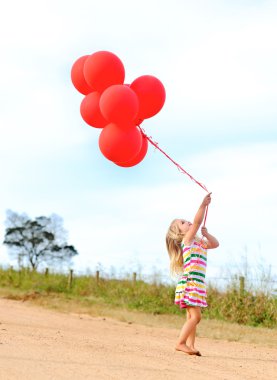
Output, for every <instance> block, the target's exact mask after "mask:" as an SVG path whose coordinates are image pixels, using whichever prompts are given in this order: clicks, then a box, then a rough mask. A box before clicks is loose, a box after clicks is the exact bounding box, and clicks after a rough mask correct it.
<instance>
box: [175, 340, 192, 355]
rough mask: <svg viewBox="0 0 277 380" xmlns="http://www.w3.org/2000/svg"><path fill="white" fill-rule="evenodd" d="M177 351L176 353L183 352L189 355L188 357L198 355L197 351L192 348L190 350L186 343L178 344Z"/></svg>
mask: <svg viewBox="0 0 277 380" xmlns="http://www.w3.org/2000/svg"><path fill="white" fill-rule="evenodd" d="M175 350H176V351H182V352H184V353H185V354H188V355H196V350H192V349H191V348H189V347H188V346H187V345H186V344H184V343H179V344H177V345H176V347H175Z"/></svg>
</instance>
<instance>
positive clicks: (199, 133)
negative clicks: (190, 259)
mask: <svg viewBox="0 0 277 380" xmlns="http://www.w3.org/2000/svg"><path fill="white" fill-rule="evenodd" d="M276 16H277V3H276V2H275V1H224V0H222V1H215V0H211V1H195V2H191V1H181V0H179V1H177V0H172V1H170V2H169V1H163V0H160V1H145V0H141V1H140V2H130V1H129V2H128V1H124V0H119V1H116V2H114V1H112V0H102V1H101V2H100V1H92V0H90V1H85V0H79V1H78V2H75V1H62V0H61V1H52V0H48V1H31V0H26V1H24V2H20V1H19V0H18V1H10V2H6V3H5V4H4V5H3V6H2V10H1V16H0V18H1V20H0V21H1V22H0V32H1V35H2V36H4V38H2V39H1V42H0V44H1V61H0V67H1V76H0V99H1V102H0V109H1V112H0V122H1V136H0V149H1V150H0V158H1V162H0V165H1V174H2V186H1V197H0V215H1V220H2V223H1V239H3V236H4V220H5V217H6V215H5V212H6V210H7V209H12V210H14V211H16V212H19V213H21V212H26V213H27V214H28V215H30V216H31V217H35V216H39V215H50V214H52V213H56V214H58V215H60V216H61V217H63V219H64V226H65V228H66V229H67V230H68V232H69V235H68V237H69V243H71V244H73V245H75V247H76V248H77V249H78V250H79V257H78V258H76V259H75V261H74V268H75V269H76V270H77V271H79V272H83V271H86V269H87V268H89V269H90V270H91V271H94V270H95V268H96V266H97V263H99V262H100V263H102V265H103V267H104V268H106V270H107V271H109V270H110V267H111V266H113V267H115V268H116V270H117V271H123V270H126V271H129V272H130V271H133V270H137V268H138V267H141V268H142V269H141V271H142V273H150V272H151V271H152V270H153V268H155V270H156V271H158V272H160V273H162V274H163V275H164V276H167V273H168V257H167V252H166V250H165V244H164V238H165V233H166V230H167V228H168V225H169V223H170V221H171V220H172V219H173V218H175V217H184V218H190V219H192V218H193V216H194V213H195V211H196V209H197V208H198V205H199V203H200V202H201V200H202V198H203V197H204V195H205V192H204V191H203V190H202V189H201V188H200V187H198V186H197V185H196V184H195V183H193V182H191V181H190V179H189V178H188V177H186V176H184V175H182V174H181V173H179V172H178V170H177V169H176V168H175V166H174V165H173V164H172V163H170V162H169V161H168V160H167V159H166V158H165V157H164V156H163V155H162V154H161V153H160V152H158V151H155V150H154V149H153V148H152V147H150V148H149V152H148V154H147V156H146V158H145V159H144V161H143V162H142V163H141V164H140V165H138V166H136V167H133V168H128V169H126V168H119V167H117V166H116V165H114V164H112V163H111V162H109V161H108V160H106V159H105V158H104V157H103V156H102V154H101V153H100V151H99V148H98V136H99V131H98V130H96V129H93V128H90V127H89V126H87V125H86V124H85V123H84V122H83V120H82V118H81V116H80V114H79V105H80V102H81V100H82V98H83V96H82V95H81V94H80V93H78V92H77V91H76V90H75V88H74V87H73V85H72V84H71V82H70V70H71V66H72V64H73V63H74V61H75V60H76V59H77V58H78V57H80V56H82V55H85V54H91V53H94V52H95V51H98V50H108V51H111V52H113V53H115V54H117V55H118V56H119V57H120V59H121V60H122V61H123V63H124V66H125V70H126V78H125V82H126V83H130V82H131V81H132V80H134V79H135V78H136V77H138V76H140V75H144V74H151V75H155V76H156V77H158V78H159V79H160V80H161V81H162V82H163V84H164V86H165V88H166V93H167V99H166V102H165V105H164V108H163V109H162V110H161V112H160V113H159V114H158V115H156V116H155V117H153V118H150V119H148V120H145V122H144V123H143V124H142V127H143V128H144V129H145V131H146V133H147V134H148V135H150V136H152V137H153V139H154V140H155V141H157V142H158V143H159V145H160V146H161V148H163V149H164V150H165V151H166V152H167V153H168V154H169V155H171V156H172V157H173V158H174V159H175V160H176V161H177V162H178V163H179V164H180V165H182V166H183V167H184V168H185V170H187V171H188V172H189V173H191V174H192V175H193V176H194V177H195V178H196V179H197V180H199V181H201V182H203V183H204V184H205V185H206V186H207V188H208V189H209V190H210V191H212V192H213V200H212V204H211V207H210V210H209V215H208V220H207V227H208V229H209V231H210V232H211V233H213V234H214V235H216V236H217V237H218V239H219V241H220V243H221V245H220V248H218V249H217V250H214V251H211V252H210V255H209V268H208V274H209V275H210V276H211V277H212V276H218V275H223V274H224V273H225V271H227V270H229V269H232V268H233V270H238V271H239V270H244V269H243V266H244V265H245V264H243V263H245V257H246V256H247V260H248V262H252V264H253V265H255V266H258V265H260V267H261V266H262V267H263V266H264V267H268V266H269V265H272V272H273V273H275V274H276V273H277V252H276V247H275V244H274V241H275V238H276V205H277V204H276V193H277V184H276V182H277V181H276V168H277V154H276V152H277V129H276V121H277V111H276V100H277V74H276V67H277V47H276V35H277V25H276ZM0 252H1V260H0V261H1V263H2V264H5V265H6V264H8V263H10V260H9V257H8V255H7V252H6V249H5V247H1V251H0Z"/></svg>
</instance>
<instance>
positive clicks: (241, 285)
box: [239, 276, 245, 296]
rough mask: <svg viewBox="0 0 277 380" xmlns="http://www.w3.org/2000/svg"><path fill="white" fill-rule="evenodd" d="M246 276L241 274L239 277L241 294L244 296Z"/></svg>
mask: <svg viewBox="0 0 277 380" xmlns="http://www.w3.org/2000/svg"><path fill="white" fill-rule="evenodd" d="M244 280H245V278H244V277H243V276H240V278H239V292H240V295H241V296H243V294H244V284H245V281H244Z"/></svg>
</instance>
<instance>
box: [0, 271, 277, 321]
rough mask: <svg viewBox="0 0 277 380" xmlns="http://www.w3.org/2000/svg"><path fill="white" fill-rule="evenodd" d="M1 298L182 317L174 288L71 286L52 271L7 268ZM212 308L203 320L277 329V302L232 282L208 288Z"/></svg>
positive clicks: (82, 281) (85, 280)
mask: <svg viewBox="0 0 277 380" xmlns="http://www.w3.org/2000/svg"><path fill="white" fill-rule="evenodd" d="M0 287H1V294H2V295H4V296H5V297H8V298H14V299H28V298H32V297H46V296H47V295H51V296H52V295H57V296H58V295H59V294H60V296H62V297H63V298H66V299H74V300H78V302H81V303H82V304H83V305H97V304H101V305H107V306H109V307H114V308H124V309H127V310H130V311H132V310H133V311H140V312H144V313H150V314H152V315H162V314H167V315H183V314H184V313H183V312H182V311H180V310H179V309H178V307H176V306H175V305H174V302H173V301H174V292H175V287H174V286H167V285H160V284H148V283H145V282H143V281H139V280H138V281H136V283H135V284H133V282H132V281H130V280H115V279H100V280H99V281H98V282H97V280H96V278H95V277H93V276H78V277H75V278H73V282H72V285H71V287H70V286H69V284H68V276H67V275H63V274H54V273H53V274H52V273H49V274H48V275H47V276H45V274H43V273H39V272H31V271H29V270H26V269H25V270H21V271H15V270H4V269H1V268H0ZM207 302H208V304H209V307H208V308H207V309H204V310H203V318H204V319H217V320H221V321H227V322H236V323H239V324H241V325H248V326H260V327H269V328H274V327H276V320H277V299H276V297H273V296H269V295H267V294H264V293H262V292H261V293H258V294H257V293H255V294H254V293H251V292H246V291H245V292H244V293H243V294H240V292H239V290H238V288H236V287H235V286H234V284H232V285H231V284H230V286H229V288H228V289H227V290H226V291H224V292H220V291H219V290H217V289H215V288H213V287H211V286H209V288H208V299H207Z"/></svg>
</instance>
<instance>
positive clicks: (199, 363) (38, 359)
mask: <svg viewBox="0 0 277 380" xmlns="http://www.w3.org/2000/svg"><path fill="white" fill-rule="evenodd" d="M177 335H178V330H174V329H164V328H151V327H145V326H141V325H137V324H129V323H124V322H118V321H116V320H112V319H109V318H102V317H97V318H95V317H90V316H87V315H76V314H65V313H59V312H55V311H52V310H46V309H44V308H40V307H37V306H33V305H31V304H29V303H24V302H22V301H11V300H5V299H0V379H1V380H14V379H20V380H29V379H32V380H44V379H52V380H56V379H57V380H59V379H67V380H69V379H72V380H73V379H74V380H78V379H97V380H98V379H99V380H102V379H120V380H121V379H122V380H125V379H139V380H141V379H142V380H150V379H151V380H152V379H153V380H154V379H159V380H160V379H172V380H173V379H174V380H175V379H190V380H202V379H205V380H212V379H213V380H217V379H218V380H229V379H230V380H231V379H232V380H233V379H241V380H248V379H249V380H250V379H251V380H253V379H259V380H262V379H266V380H270V379H276V378H277V349H274V348H266V347H262V346H260V345H253V344H245V343H234V342H232V343H230V342H226V341H216V340H210V339H205V338H198V348H199V349H200V351H201V352H202V355H203V356H202V357H196V356H187V355H185V354H182V353H178V352H175V351H174V344H175V341H176V337H177Z"/></svg>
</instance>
